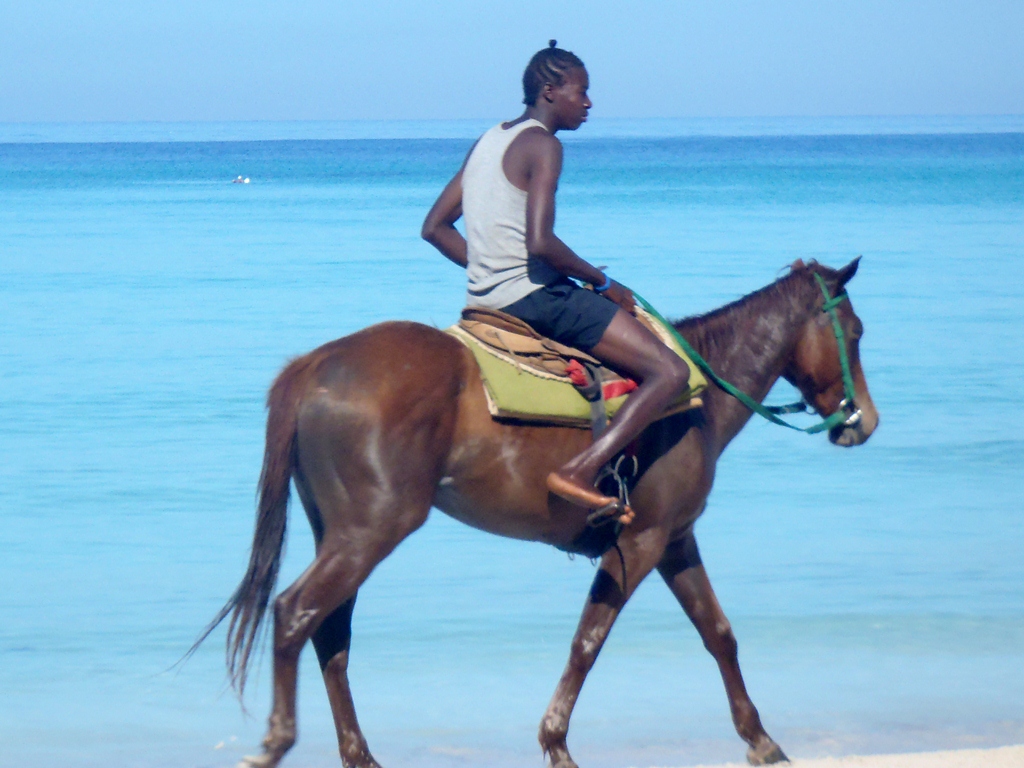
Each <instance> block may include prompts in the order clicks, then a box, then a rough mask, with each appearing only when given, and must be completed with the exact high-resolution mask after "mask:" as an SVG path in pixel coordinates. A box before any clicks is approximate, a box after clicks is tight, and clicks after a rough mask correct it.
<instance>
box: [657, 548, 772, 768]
mask: <svg viewBox="0 0 1024 768" xmlns="http://www.w3.org/2000/svg"><path fill="white" fill-rule="evenodd" d="M658 572H659V573H660V574H661V577H662V578H663V579H664V580H665V583H666V584H668V588H669V589H670V590H672V594H673V595H675V596H676V599H677V600H678V601H679V604H680V605H682V607H683V610H684V611H686V615H687V616H689V617H690V621H692V622H693V626H694V627H696V628H697V631H698V632H699V633H700V637H701V640H703V641H704V647H705V648H707V649H708V652H709V653H711V655H712V656H714V658H715V661H716V662H717V663H718V669H719V670H720V671H721V673H722V680H723V681H724V682H725V692H726V695H727V696H728V697H729V709H730V710H731V712H732V721H733V724H734V725H735V726H736V732H737V733H738V734H739V735H740V738H742V739H743V740H744V741H745V742H747V744H748V745H750V748H749V749H748V750H747V760H748V761H749V762H750V764H751V765H765V764H768V763H779V762H788V759H787V758H786V755H785V753H783V751H782V749H781V748H780V747H779V745H778V744H776V743H775V742H774V741H773V740H772V738H771V737H770V736H769V735H768V734H767V733H766V732H765V730H764V726H762V725H761V716H760V715H759V714H758V712H757V707H755V706H754V702H752V701H751V700H750V696H749V695H748V694H747V688H746V685H744V683H743V675H742V674H741V673H740V664H739V657H738V653H737V645H736V637H735V635H733V632H732V626H731V625H730V624H729V620H728V619H727V618H726V617H725V613H724V612H723V611H722V606H721V605H719V603H718V598H717V597H716V596H715V592H714V590H713V589H712V588H711V582H710V581H709V580H708V574H707V571H705V570H704V566H703V565H702V564H701V560H700V553H699V552H698V550H697V541H696V539H694V537H693V532H692V530H691V532H690V533H689V534H687V535H686V536H685V537H684V538H682V539H680V540H679V541H676V542H674V543H672V544H670V545H669V547H668V548H667V549H666V551H665V556H664V558H663V559H662V561H661V564H660V565H659V566H658Z"/></svg>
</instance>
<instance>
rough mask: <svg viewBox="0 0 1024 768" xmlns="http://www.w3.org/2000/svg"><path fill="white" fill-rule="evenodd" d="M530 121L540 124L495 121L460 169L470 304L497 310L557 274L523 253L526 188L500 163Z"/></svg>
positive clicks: (553, 278) (552, 278)
mask: <svg viewBox="0 0 1024 768" xmlns="http://www.w3.org/2000/svg"><path fill="white" fill-rule="evenodd" d="M534 126H540V127H541V128H544V124H543V123H541V122H540V121H539V120H524V121H523V122H521V123H519V124H517V125H514V126H512V127H511V128H509V129H508V130H505V129H503V128H502V127H501V125H500V124H499V125H496V126H494V127H493V128H491V129H490V130H489V131H487V133H485V134H484V135H483V136H481V137H480V140H479V141H478V142H477V145H476V147H474V148H473V152H472V153H471V154H470V156H469V159H468V160H467V161H466V167H465V169H464V170H463V171H462V215H463V218H464V219H465V221H466V245H467V255H468V260H469V264H468V266H467V267H466V273H467V276H468V278H469V289H468V291H467V294H466V304H467V305H468V306H474V307H487V308H489V309H501V308H502V307H507V306H508V305H509V304H511V303H512V302H514V301H518V300H519V299H521V298H523V297H524V296H526V295H527V294H529V293H532V292H533V291H535V290H537V289H538V288H541V287H543V286H545V285H549V284H550V283H553V282H554V281H556V280H558V279H559V278H560V277H561V275H560V273H559V272H557V271H556V270H555V269H553V268H552V267H550V266H549V265H548V264H547V263H546V262H544V261H542V260H541V259H538V258H535V257H531V256H530V255H529V254H528V253H527V251H526V192H524V191H523V190H521V189H519V188H518V187H516V186H515V185H514V184H513V183H512V182H511V181H509V180H508V177H507V176H505V169H504V168H503V167H502V160H504V158H505V150H507V149H508V147H509V145H510V144H511V143H512V141H513V140H514V139H515V138H516V136H518V135H519V134H520V133H522V132H523V131H524V130H526V129H527V128H532V127H534ZM544 130H547V129H546V128H544Z"/></svg>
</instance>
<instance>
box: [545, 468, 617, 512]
mask: <svg viewBox="0 0 1024 768" xmlns="http://www.w3.org/2000/svg"><path fill="white" fill-rule="evenodd" d="M547 485H548V490H549V491H551V493H553V494H555V496H558V497H559V498H562V499H565V500H566V501H569V502H572V503H573V504H577V505H578V506H581V507H585V508H587V509H601V508H603V507H614V506H617V505H618V506H621V507H622V513H621V514H620V515H619V522H620V523H622V524H623V525H629V524H630V523H631V522H633V510H632V509H630V508H629V505H628V504H622V502H620V501H619V500H618V499H617V498H615V497H614V496H605V495H604V494H602V493H598V492H597V491H596V490H595V489H594V488H592V487H591V488H588V487H587V486H585V485H581V484H580V483H577V482H575V481H573V480H569V479H568V478H566V477H563V476H562V475H560V474H558V473H557V472H552V473H551V474H550V475H548V481H547Z"/></svg>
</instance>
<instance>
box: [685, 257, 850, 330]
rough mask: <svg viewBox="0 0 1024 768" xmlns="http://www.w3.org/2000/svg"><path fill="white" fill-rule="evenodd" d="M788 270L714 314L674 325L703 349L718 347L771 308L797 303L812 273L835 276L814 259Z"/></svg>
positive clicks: (828, 268)
mask: <svg viewBox="0 0 1024 768" xmlns="http://www.w3.org/2000/svg"><path fill="white" fill-rule="evenodd" d="M788 270H789V271H788V272H787V273H786V274H784V275H782V276H781V277H779V278H778V279H777V280H775V281H774V282H772V283H769V284H768V285H766V286H764V287H763V288H758V289H757V290H756V291H753V292H752V293H748V294H747V295H746V296H743V297H741V298H739V299H736V300H735V301H731V302H729V303H728V304H726V305H724V306H721V307H718V308H716V309H713V310H711V311H710V312H705V313H703V314H700V315H691V316H689V317H684V318H682V319H679V320H673V321H672V325H673V326H674V327H675V329H676V330H677V331H679V332H680V333H682V334H683V335H684V336H687V337H688V338H689V339H691V342H692V343H695V344H697V345H698V346H699V347H701V348H703V349H708V348H709V347H711V348H713V347H717V346H720V345H723V344H725V343H726V342H727V341H728V340H730V339H731V338H732V337H733V335H734V334H735V333H736V332H737V331H738V330H739V331H742V329H743V328H744V327H745V324H746V322H753V321H755V320H756V319H757V318H759V317H761V316H762V315H763V314H765V310H766V309H767V308H768V307H769V306H772V307H774V306H778V305H779V304H785V303H793V302H795V301H797V300H798V297H799V296H800V294H801V291H800V290H799V289H800V288H801V287H802V286H803V285H804V283H805V282H806V280H807V278H808V277H809V276H810V275H811V274H813V273H815V272H817V273H819V274H821V276H822V277H824V278H825V279H826V280H830V279H831V278H834V276H835V270H833V269H831V268H830V267H826V266H825V265H823V264H819V263H818V262H817V261H814V260H812V261H810V262H808V263H806V264H805V263H804V262H803V261H802V260H799V259H798V260H797V261H795V262H793V263H792V264H791V265H789V267H788Z"/></svg>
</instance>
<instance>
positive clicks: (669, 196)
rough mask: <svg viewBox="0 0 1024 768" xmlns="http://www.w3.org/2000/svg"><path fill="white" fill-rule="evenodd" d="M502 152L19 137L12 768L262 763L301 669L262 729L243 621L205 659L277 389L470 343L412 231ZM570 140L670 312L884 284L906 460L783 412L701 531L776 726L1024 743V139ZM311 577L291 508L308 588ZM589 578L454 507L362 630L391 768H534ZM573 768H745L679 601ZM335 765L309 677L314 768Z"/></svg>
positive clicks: (239, 130)
mask: <svg viewBox="0 0 1024 768" xmlns="http://www.w3.org/2000/svg"><path fill="white" fill-rule="evenodd" d="M489 124H490V122H489V121H465V122H452V123H249V124H238V123H231V124H99V125H95V124H94V125H27V124H10V125H0V553H2V556H0V692H2V694H0V714H2V716H0V745H2V747H0V766H4V768H8V767H9V768H14V767H15V766H17V767H18V768H21V767H22V766H28V765H31V766H34V768H56V767H57V766H60V768H68V767H69V766H83V767H84V766H88V767H90V768H91V767H93V766H95V767H96V768H99V767H100V766H104V767H108V766H125V767H129V766H131V767H138V768H178V767H181V766H187V767H189V768H193V767H194V768H200V767H201V768H207V767H209V768H219V767H220V766H229V765H233V764H234V763H235V762H236V761H237V760H238V758H239V757H240V756H241V755H243V754H247V753H252V752H253V751H254V750H256V749H257V748H258V743H259V739H260V738H261V737H262V733H263V728H264V723H265V718H266V715H267V714H268V711H269V684H268V681H269V673H270V663H269V662H270V659H269V655H268V654H266V653H265V654H264V655H263V658H262V662H261V664H260V665H259V670H258V674H257V675H256V679H255V680H254V681H253V684H252V687H251V690H250V693H249V695H248V696H247V699H246V702H245V703H246V707H247V709H248V714H245V713H243V711H242V709H241V707H240V706H239V703H238V701H237V700H236V698H235V697H234V696H233V694H232V693H231V692H230V690H229V689H227V688H226V684H225V676H224V669H223V640H224V634H223V629H222V630H220V631H219V632H218V633H216V634H215V635H214V636H213V637H212V638H211V640H209V641H208V642H207V644H206V645H204V646H203V647H202V648H201V649H200V650H199V652H198V653H197V654H196V655H195V656H194V657H193V658H192V659H191V660H189V661H188V662H187V663H185V664H182V665H179V666H175V663H176V662H177V661H178V660H179V658H180V657H181V656H182V655H183V654H184V652H185V651H186V650H187V649H188V647H189V645H190V644H191V643H192V641H193V640H194V639H195V637H196V636H197V634H198V633H199V631H200V630H201V629H202V628H203V626H204V625H205V624H206V622H207V621H208V620H209V619H210V618H211V617H212V615H213V614H214V613H215V611H216V610H217V609H218V608H219V607H220V605H221V604H223V602H224V601H225V600H226V599H227V597H228V596H229V595H230V594H231V592H232V590H233V589H234V587H235V585H236V584H237V581H238V579H239V578H240V576H241V574H242V570H243V568H244V565H245V563H246V560H247V557H248V548H249V544H250V537H251V531H252V525H253V519H254V503H253V502H254V492H255V485H256V478H257V475H258V472H259V467H260V461H261V456H262V437H263V434H262V433H263V427H264V416H265V414H264V406H263V401H264V396H265V392H266V389H267V387H268V386H269V384H270V382H271V381H272V380H273V378H274V376H275V375H276V373H277V372H278V371H279V370H280V368H281V367H282V366H283V365H284V364H285V362H286V361H287V360H289V359H290V358H291V357H293V356H295V355H298V354H301V353H303V352H305V351H307V350H309V349H311V348H313V347H315V346H317V345H319V344H321V343H324V342H326V341H328V340H331V339H334V338H336V337H339V336H342V335H345V334H348V333H351V332H353V331H355V330H357V329H359V328H362V327H364V326H367V325H370V324H372V323H375V322H378V321H382V320H385V319H389V318H404V319H411V320H417V321H420V322H423V323H428V324H432V325H436V326H438V327H445V326H447V325H449V324H451V323H452V322H454V320H455V319H456V318H457V316H458V311H459V309H460V308H461V306H462V303H463V296H464V276H463V274H461V272H460V270H458V269H457V268H456V267H454V266H452V265H451V264H449V263H448V262H446V261H445V260H444V259H443V258H442V257H441V256H440V255H439V254H437V253H436V252H434V251H433V250H432V249H431V248H430V247H429V246H428V245H426V244H425V243H423V242H422V241H421V240H419V237H418V233H419V227H420V223H421V221H422V219H423V216H424V215H425V213H426V211H427V209H428V208H429V206H430V204H431V203H432V201H433V199H434V197H435V196H436V195H437V193H438V192H439V191H440V189H441V187H442V186H443V184H444V183H445V182H446V181H447V179H448V178H450V176H451V175H452V174H453V173H454V172H455V171H456V170H457V169H458V167H459V165H460V163H461V161H462V158H463V156H464V155H465V153H466V151H467V149H468V148H469V146H470V145H471V143H472V140H473V138H474V137H475V136H476V135H478V134H479V133H480V132H482V131H483V130H484V129H486V128H487V127H488V126H489ZM565 145H566V152H565V171H564V175H563V181H562V185H561V188H560V190H559V209H558V223H557V227H556V231H557V232H558V233H559V234H560V235H561V236H562V237H563V238H564V239H565V240H566V241H567V242H568V243H570V244H571V245H572V246H573V247H574V248H575V249H576V250H577V251H578V252H579V253H580V254H581V255H583V256H584V257H586V258H588V259H589V260H590V261H592V262H593V263H595V264H600V265H608V268H609V270H610V273H611V274H612V275H614V276H615V277H616V279H619V280H620V281H621V282H623V283H626V284H628V285H631V286H632V287H634V288H635V289H636V290H637V291H638V292H640V293H642V294H643V295H644V296H645V297H646V298H648V299H649V300H651V301H652V302H653V303H654V304H655V305H656V306H658V307H659V308H660V309H661V310H662V312H664V313H665V314H669V315H674V316H682V315H689V314H694V313H698V312H703V311H707V310H710V309H712V308H714V307H716V306H719V305H721V304H723V303H726V302H728V301H731V300H733V299H736V298H738V297H739V296H742V295H743V294H745V293H748V292H750V291H753V290H755V289H757V288H759V287H761V286H763V285H765V284H767V283H769V282H771V281H772V280H774V279H775V278H776V277H777V276H779V275H780V274H781V272H782V270H783V269H784V268H785V267H786V265H788V264H789V263H791V262H792V261H793V260H795V259H797V258H802V259H804V260H809V259H818V260H819V261H822V262H824V263H826V264H829V265H833V266H840V265H842V264H845V263H846V262H848V261H849V260H850V259H852V258H854V257H855V256H857V255H861V254H862V255H863V261H862V263H861V267H860V272H859V273H858V275H857V277H856V279H855V280H854V281H853V282H852V283H851V284H850V286H849V290H850V295H851V298H852V301H853V305H854V307H855V308H856V310H857V312H858V313H859V315H860V317H861V318H862V319H863V321H864V325H865V329H866V333H865V336H864V339H863V341H862V344H861V353H862V358H863V364H864V369H865V372H866V375H867V379H868V383H869V386H870V388H871V391H872V394H873V397H874V400H875V403H876V404H877V406H878V408H879V411H880V413H881V425H880V427H879V429H878V431H877V432H876V433H875V435H874V436H873V437H872V439H871V440H870V441H869V442H868V443H867V444H865V445H864V446H861V447H859V448H855V449H851V450H844V449H840V448H836V447H834V446H831V445H830V444H828V442H827V441H826V439H825V438H824V437H821V436H817V437H808V436H804V435H799V434H796V433H792V432H790V431H787V430H782V429H779V428H777V427H774V426H770V425H768V424H766V423H763V422H760V421H752V422H751V423H750V424H749V425H748V426H747V428H746V429H745V430H744V431H743V432H742V433H741V434H740V436H739V437H738V438H737V439H736V441H735V442H734V443H733V444H732V446H731V447H730V448H729V449H728V451H727V452H726V453H725V455H724V456H723V459H722V461H721V462H720V464H719V471H718V475H717V479H716V482H715V487H714V490H713V492H712V495H711V498H710V502H709V505H708V508H707V511H706V513H705V515H704V517H703V518H701V520H700V522H699V523H698V524H697V538H698V541H699V543H700V546H701V550H702V553H703V556H704V560H705V564H706V566H707V569H708V572H709V574H710V577H711V580H712V583H713V584H714V586H715V587H716V589H717V592H718V595H719V598H720V600H721V602H722V604H723V606H724V609H725V611H726V613H727V614H728V616H729V617H730V619H731V621H732V623H733V627H734V629H735V632H736V635H737V638H738V640H739V646H740V662H741V664H742V667H743V670H744V673H745V676H746V680H747V684H748V688H749V690H750V692H751V696H752V698H753V700H754V702H755V703H756V704H757V706H758V708H759V709H760V712H761V715H762V718H763V720H764V723H765V726H766V728H767V730H768V732H769V733H770V734H772V735H773V736H774V738H775V739H776V740H777V741H778V742H779V743H780V744H781V745H782V747H783V748H784V749H785V750H787V751H788V752H789V753H790V755H792V756H801V757H810V756H818V755H826V754H846V753H853V752H858V753H862V752H881V751H911V750H924V749H941V748H955V747H975V746H995V745H1003V744H1011V743H1020V742H1024V486H1022V482H1024V117H1007V118H970V119H968V118H958V119H954V118H950V119H942V118H916V119H846V120H844V119H829V120H824V119H823V120H815V119H791V120H760V121H758V120H703V121H697V120H693V121H682V120H676V121H673V120H661V121H624V120H622V121H615V120H606V121H601V120H600V119H598V120H595V121H593V123H592V124H588V125H586V126H584V127H583V128H582V129H581V130H580V131H579V133H578V134H577V135H571V136H566V137H565ZM240 174H241V175H242V176H243V177H248V178H250V180H251V182H250V183H249V184H232V183H230V182H231V180H232V179H234V178H235V177H236V176H238V175H240ZM792 397H793V391H792V390H791V389H790V388H789V387H788V385H785V384H783V385H780V386H779V387H777V388H776V391H774V392H773V393H772V395H771V396H770V400H772V401H774V402H783V401H788V400H790V399H792ZM311 555H312V539H311V536H310V534H309V530H308V527H307V525H306V522H305V518H304V516H303V514H302V513H301V510H299V509H298V508H297V507H296V506H294V505H293V507H292V513H291V517H290V530H289V537H288V545H287V557H286V562H285V565H284V572H283V575H282V582H281V586H283V585H285V584H287V583H290V581H291V580H293V579H294V578H295V577H296V576H297V575H298V574H299V573H300V572H301V570H302V569H303V568H304V567H305V566H306V565H307V564H308V562H309V561H310V558H311ZM593 574H594V567H593V565H592V564H591V563H590V562H589V561H588V560H587V559H586V558H576V559H574V560H570V559H569V558H568V557H566V555H564V554H562V553H560V552H558V551H556V550H554V549H552V548H549V547H546V546H543V545H540V544H530V543H524V542H515V541H509V540H504V539H500V538H497V537H492V536H488V535H486V534H483V533H480V532H477V531H474V530H471V529H469V528H467V527H464V526H462V525H460V524H458V523H455V522H454V521H452V520H450V519H448V518H446V517H445V516H444V515H442V514H440V513H435V514H433V515H432V517H431V519H430V521H429V522H428V523H427V525H426V526H425V527H424V528H423V529H422V530H420V531H419V532H417V533H416V534H415V535H414V536H412V537H411V538H410V539H408V540H407V541H406V542H405V543H404V544H402V546H401V547H400V548H399V549H398V550H397V551H396V552H395V553H394V554H393V555H392V556H391V557H390V558H389V559H388V560H386V561H385V562H384V563H383V564H382V565H381V566H380V567H379V568H378V570H377V571H376V572H375V573H374V574H373V576H372V577H371V578H370V580H369V581H368V583H367V584H366V585H365V586H364V587H363V589H362V590H361V592H360V596H359V602H358V604H357V606H356V615H355V620H354V639H353V653H352V663H351V679H352V688H353V693H354V696H355V700H356V705H357V710H358V712H359V715H360V720H361V722H362V725H363V728H364V731H365V733H366V736H367V738H368V740H369V743H370V746H371V749H372V750H373V751H374V753H375V755H376V756H377V758H378V759H379V760H380V761H381V763H382V764H383V765H385V766H408V767H409V768H414V767H416V766H424V767H430V768H452V767H455V766H469V765H487V766H491V765H493V766H501V767H504V766H509V767H511V766H539V765H541V757H540V751H539V748H538V747H537V744H536V736H535V734H536V729H537V726H538V724H539V721H540V717H541V715H542V714H543V711H544V709H545V707H546V705H547V702H548V700H549V698H550V696H551V694H552V692H553V690H554V686H555V683H556V681H557V679H558V676H559V674H560V672H561V669H562V667H563V665H564V663H565V660H566V658H567V655H568V650H569V641H570V638H571V636H572V633H573V630H574V628H575V625H576V620H577V618H578V615H579V612H580V610H581V608H582V606H583V601H584V598H585V595H586V592H587V589H588V586H589V583H590V581H591V579H592V578H593ZM569 745H570V748H571V749H572V750H573V752H574V755H575V756H576V759H577V760H578V761H579V762H580V763H581V765H583V766H584V768H588V767H589V766H593V767H594V768H625V767H626V766H637V767H638V768H647V767H648V766H655V765H657V766H682V765H692V764H695V763H699V762H702V761H703V762H708V761H727V760H732V761H741V760H742V759H743V755H744V749H745V747H744V745H743V744H742V742H741V741H740V740H739V738H738V737H737V736H736V735H735V733H734V732H733V730H732V725H731V722H730V720H729V713H728V707H727V704H726V700H725V696H724V693H723V688H722V685H721V681H720V680H719V678H718V673H717V669H716V667H715V665H714V663H713V662H712V660H711V658H710V656H708V655H707V653H706V652H705V651H704V649H703V647H702V646H701V643H700V641H699V639H698V637H697V635H696V632H695V631H694V630H693V628H692V627H691V626H690V625H689V623H688V622H687V620H686V618H685V616H684V615H683V613H682V611H681V610H680V609H679V607H678V605H677V604H676V603H675V602H674V600H673V599H672V598H671V596H670V595H669V593H668V591H667V590H666V589H665V587H664V585H663V584H662V583H661V582H660V580H658V579H657V578H656V577H655V578H651V579H649V580H648V581H647V582H646V583H645V584H644V585H643V586H642V587H641V588H640V590H639V592H638V594H637V595H636V597H635V598H634V599H633V600H632V602H631V603H630V604H629V605H628V606H627V608H626V609H625V611H624V612H623V614H622V616H621V618H620V620H619V622H618V624H617V625H616V627H615V629H614V630H613V632H612V635H611V637H610V639H609V641H608V644H607V645H606V647H605V650H604V651H603V653H602V654H601V657H600V658H599V660H598V663H597V666H596V668H595V669H594V671H593V673H592V674H591V676H590V678H589V680H588V682H587V684H586V686H585V688H584V690H583V694H582V697H581V699H580V701H579V705H578V707H577V710H576V714H575V717H574V719H573V724H572V730H571V732H570V735H569ZM339 764H340V763H339V761H338V758H337V753H336V744H335V737H334V732H333V726H332V723H331V717H330V711H329V708H328V705H327V700H326V695H325V693H324V690H323V686H322V683H321V682H320V680H319V673H318V668H317V665H316V662H315V658H314V656H313V654H312V652H311V651H308V652H307V654H306V655H304V657H303V664H302V671H301V680H300V702H299V743H298V745H297V746H296V747H295V749H294V750H293V752H292V753H291V754H290V755H289V756H288V758H286V763H285V765H289V766H295V767H296V768H319V767H320V766H335V765H339Z"/></svg>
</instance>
